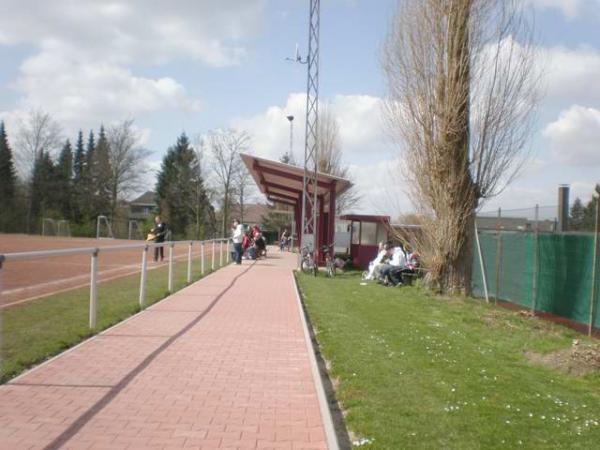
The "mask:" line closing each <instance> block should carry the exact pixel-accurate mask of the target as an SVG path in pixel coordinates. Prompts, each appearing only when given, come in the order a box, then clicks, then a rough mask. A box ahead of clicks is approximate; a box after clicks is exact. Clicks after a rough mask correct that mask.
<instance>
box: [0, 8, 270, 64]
mask: <svg viewBox="0 0 600 450" xmlns="http://www.w3.org/2000/svg"><path fill="white" fill-rule="evenodd" d="M265 5H266V0H221V1H219V2H218V5H217V3H216V2H210V1H197V0H172V1H169V2H165V1H162V0H127V1H125V0H118V1H117V0H114V1H103V2H101V1H97V0H78V1H76V2H74V1H71V0H55V1H52V2H40V1H38V0H5V1H4V2H3V4H2V15H0V30H2V34H0V44H5V45H10V44H18V43H25V44H33V45H34V46H37V45H39V44H40V43H48V42H54V43H56V44H58V45H61V46H72V47H76V52H77V54H79V55H80V56H81V55H85V56H87V57H88V58H95V59H98V60H102V61H103V62H105V63H118V64H123V63H133V62H144V63H164V62H166V61H172V60H177V59H180V60H189V59H192V60H195V61H200V62H202V63H205V64H207V65H210V66H227V65H232V64H237V63H239V62H240V59H241V58H242V57H243V56H244V54H245V52H246V50H245V47H244V46H243V45H242V44H241V42H242V40H243V39H245V38H248V37H252V36H254V35H255V34H256V33H257V31H258V29H259V28H260V25H261V21H262V12H263V10H264V7H265Z"/></svg>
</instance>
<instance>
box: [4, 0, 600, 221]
mask: <svg viewBox="0 0 600 450" xmlns="http://www.w3.org/2000/svg"><path fill="white" fill-rule="evenodd" d="M525 1H528V2H529V3H530V4H531V6H532V7H533V8H535V12H536V30H537V33H538V35H539V41H540V46H541V51H540V53H542V54H543V55H544V57H543V58H542V59H543V61H544V71H545V84H546V85H547V88H546V91H547V94H546V97H545V99H544V101H543V103H542V105H541V107H540V111H539V116H540V120H539V123H538V126H537V129H536V131H535V133H534V136H533V138H532V141H531V146H532V148H533V156H532V158H531V159H530V160H529V161H528V163H527V164H526V167H525V168H524V170H523V174H522V176H521V177H520V178H519V179H517V180H516V181H515V182H514V183H513V184H511V185H510V186H509V187H508V188H507V190H506V192H505V193H503V194H502V195H500V196H499V197H498V198H495V199H492V200H490V201H489V202H488V203H487V204H486V205H485V206H484V209H492V208H495V207H497V206H500V205H501V206H503V208H505V209H510V208H521V207H532V206H533V205H535V204H536V203H539V204H555V203H556V187H557V185H558V184H559V183H569V184H571V185H572V190H573V192H574V195H579V196H582V197H583V198H589V196H590V195H591V189H592V187H593V185H594V183H595V182H598V181H600V82H599V80H600V33H598V31H597V30H598V29H599V28H600V13H599V11H600V0H525ZM2 3H3V7H2V10H3V14H2V16H0V117H2V118H3V119H4V120H5V121H6V123H7V128H8V131H9V133H11V131H13V130H15V129H16V127H17V123H18V120H19V118H21V117H23V115H24V114H26V112H27V110H29V109H30V108H40V109H43V110H45V111H48V112H49V113H50V114H52V116H53V117H55V119H56V120H57V121H58V122H59V123H60V124H61V126H62V128H63V130H64V133H65V136H66V137H71V139H73V138H74V136H75V133H76V131H77V130H78V129H79V128H83V129H84V130H86V129H89V128H91V127H93V128H96V129H97V128H98V127H99V124H100V123H105V124H110V123H114V122H118V121H120V120H123V119H125V118H134V119H135V123H136V125H137V127H138V128H139V131H140V134H141V136H142V138H143V142H144V145H145V146H147V147H148V148H149V149H150V150H152V151H153V154H152V156H151V157H150V159H149V164H150V166H151V167H153V168H156V167H157V165H158V163H159V161H160V159H161V157H162V155H163V154H164V152H165V151H166V149H167V147H168V146H169V145H171V144H172V143H173V142H174V141H175V139H176V137H177V135H178V134H179V133H181V131H186V133H188V135H190V136H191V137H192V138H195V137H196V136H198V135H200V134H203V133H206V132H207V131H209V130H211V129H214V128H219V127H222V128H225V127H237V128H243V129H246V130H247V131H248V132H249V133H250V134H251V135H252V137H253V141H252V151H253V152H254V153H256V154H258V155H263V156H267V157H278V156H279V155H280V154H281V153H283V152H284V151H285V150H286V148H287V139H288V123H287V121H286V119H285V116H286V115H287V114H290V113H291V114H294V115H295V116H296V117H297V118H298V120H297V121H296V124H295V125H296V128H295V136H296V139H295V140H294V146H295V149H296V150H295V151H296V154H297V156H300V151H301V148H302V146H303V138H302V134H303V133H302V132H303V129H302V126H303V124H302V118H303V114H304V106H305V105H304V102H305V97H304V90H305V86H306V68H305V66H302V65H298V64H294V63H291V62H288V61H285V57H287V56H292V53H293V51H294V48H295V45H296V43H299V44H300V48H301V51H303V52H305V48H306V35H307V20H308V1H307V0H306V1H305V0H279V1H275V0H221V1H217V0H206V1H193V0H177V1H171V2H164V1H160V0H129V1H118V0H114V1H98V0H80V1H78V2H72V1H68V0H57V1H54V2H42V1H36V0H20V1H16V0H3V1H2ZM395 6H396V0H322V13H321V98H322V99H323V101H325V102H328V103H329V105H330V109H331V110H332V112H333V113H334V114H335V115H336V116H337V119H338V121H339V123H340V128H341V138H342V145H343V148H344V151H345V155H344V159H345V162H346V163H347V164H348V165H350V166H351V169H352V173H353V176H354V181H355V183H356V184H357V187H358V189H359V190H360V191H361V192H362V193H363V200H362V203H361V205H360V206H359V207H358V209H359V210H361V211H364V212H387V213H391V214H393V215H397V214H399V213H401V212H406V211H409V210H410V209H412V207H411V205H410V202H409V198H407V196H405V195H402V194H400V192H401V191H402V190H403V189H404V188H405V187H406V186H405V185H404V184H403V182H402V177H401V176H400V175H399V174H398V173H397V172H393V171H390V167H394V160H395V159H396V158H397V156H398V153H397V150H396V148H395V147H394V144H393V143H392V142H391V141H390V140H389V139H388V137H387V134H386V132H385V126H384V123H383V119H382V114H381V110H380V108H381V104H382V99H383V98H384V97H385V84H384V78H383V74H382V71H381V69H380V64H379V57H380V48H381V45H382V41H383V38H384V36H385V32H386V29H387V26H388V23H389V21H390V20H391V18H392V14H393V11H394V9H395ZM16 150H18V149H16ZM207 175H208V176H210V174H209V173H208V174H207ZM374 180H377V182H374ZM148 184H149V187H152V186H151V184H152V183H151V180H150V179H149V182H148ZM386 192H388V193H389V192H393V193H395V194H394V195H393V197H395V198H398V199H401V200H398V201H397V202H396V201H390V200H389V195H387V194H386Z"/></svg>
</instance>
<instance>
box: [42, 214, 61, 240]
mask: <svg viewBox="0 0 600 450" xmlns="http://www.w3.org/2000/svg"><path fill="white" fill-rule="evenodd" d="M42 236H58V226H57V224H56V220H54V219H50V218H49V217H44V218H43V219H42Z"/></svg>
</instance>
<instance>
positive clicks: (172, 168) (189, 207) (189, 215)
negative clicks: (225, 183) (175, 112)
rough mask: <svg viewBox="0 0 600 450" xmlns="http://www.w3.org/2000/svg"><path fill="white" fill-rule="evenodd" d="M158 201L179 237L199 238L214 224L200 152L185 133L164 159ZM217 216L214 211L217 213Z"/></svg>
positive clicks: (159, 181)
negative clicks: (197, 154)
mask: <svg viewBox="0 0 600 450" xmlns="http://www.w3.org/2000/svg"><path fill="white" fill-rule="evenodd" d="M156 197H157V203H158V204H159V208H160V210H161V214H162V215H163V216H164V219H165V220H166V221H167V223H168V224H169V227H170V229H171V230H172V231H173V233H174V234H175V235H176V236H178V237H182V238H183V237H187V236H190V235H195V236H199V237H204V236H202V234H203V233H206V232H207V230H209V229H211V226H212V227H214V224H211V223H210V217H211V205H210V202H209V201H208V197H207V195H206V191H205V190H204V185H203V180H202V177H201V174H200V165H199V162H198V158H197V156H196V153H195V152H194V150H193V149H192V147H191V146H190V142H189V140H188V138H187V136H186V135H185V133H183V134H182V135H181V136H180V137H179V138H178V139H177V144H176V145H175V146H172V147H170V148H169V149H168V151H167V154H166V155H165V157H164V158H163V161H162V165H161V169H160V172H159V174H158V180H157V183H156ZM213 216H214V214H213Z"/></svg>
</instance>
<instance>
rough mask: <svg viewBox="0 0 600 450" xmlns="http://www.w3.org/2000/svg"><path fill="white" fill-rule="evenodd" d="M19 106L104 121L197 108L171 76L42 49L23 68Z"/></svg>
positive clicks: (66, 119)
mask: <svg viewBox="0 0 600 450" xmlns="http://www.w3.org/2000/svg"><path fill="white" fill-rule="evenodd" d="M21 73H22V75H21V77H20V78H19V80H18V81H17V83H16V87H17V88H18V89H19V90H20V91H21V92H23V94H24V97H23V99H22V100H21V108H41V109H44V110H45V111H48V112H49V113H50V114H51V115H52V116H53V117H54V118H55V119H57V120H59V121H60V122H62V123H67V124H69V123H77V121H80V120H81V119H82V118H85V119H86V121H103V120H104V121H107V120H110V119H111V118H123V117H129V116H135V115H136V114H139V113H145V112H149V111H155V110H158V109H183V110H197V109H198V108H199V102H198V101H197V100H190V99H189V98H188V97H187V95H186V92H185V89H184V87H183V86H182V85H181V84H179V83H178V82H176V81H175V80H173V79H172V78H169V77H164V78H158V79H150V78H143V77H137V76H135V75H133V74H132V73H131V72H130V71H129V70H128V69H125V68H122V67H119V66H116V65H111V64H106V63H103V62H94V61H88V62H85V63H83V64H82V63H81V61H76V60H73V59H70V58H68V57H67V56H65V55H60V54H55V53H46V52H43V53H41V54H39V55H37V56H34V57H32V58H29V59H27V60H26V61H25V62H24V63H23V64H22V66H21Z"/></svg>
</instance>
